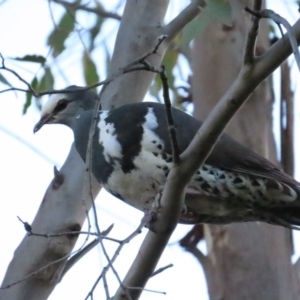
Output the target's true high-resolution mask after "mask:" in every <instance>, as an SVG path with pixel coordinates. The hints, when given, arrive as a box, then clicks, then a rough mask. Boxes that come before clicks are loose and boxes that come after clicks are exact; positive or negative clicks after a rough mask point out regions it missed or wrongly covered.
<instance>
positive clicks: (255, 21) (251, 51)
mask: <svg viewBox="0 0 300 300" xmlns="http://www.w3.org/2000/svg"><path fill="white" fill-rule="evenodd" d="M261 5H262V1H261V0H255V2H254V5H253V9H254V10H255V11H257V10H260V9H261ZM245 10H246V11H247V8H245ZM258 29H259V18H258V17H257V16H252V22H251V27H250V29H249V31H248V34H247V39H246V45H245V53H244V65H249V64H252V63H253V61H254V57H255V43H256V38H257V35H258Z"/></svg>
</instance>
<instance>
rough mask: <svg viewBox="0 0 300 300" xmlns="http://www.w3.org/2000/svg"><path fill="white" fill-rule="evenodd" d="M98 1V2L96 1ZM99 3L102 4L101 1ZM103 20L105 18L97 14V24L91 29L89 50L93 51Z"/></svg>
mask: <svg viewBox="0 0 300 300" xmlns="http://www.w3.org/2000/svg"><path fill="white" fill-rule="evenodd" d="M96 3H97V2H96ZM97 4H98V5H100V3H97ZM103 21H104V18H102V17H100V16H97V19H96V22H95V25H94V26H93V27H92V28H91V29H89V33H90V46H89V50H90V51H92V50H93V49H94V41H95V38H96V37H97V35H98V33H99V32H100V30H101V27H102V25H103Z"/></svg>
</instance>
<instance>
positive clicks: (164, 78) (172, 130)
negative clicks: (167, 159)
mask: <svg viewBox="0 0 300 300" xmlns="http://www.w3.org/2000/svg"><path fill="white" fill-rule="evenodd" d="M161 69H162V70H161V72H160V73H159V75H160V78H161V81H162V85H163V97H164V101H165V107H166V115H167V120H168V130H169V135H170V139H171V145H172V156H173V161H174V163H175V164H178V163H179V161H180V159H179V154H180V152H179V146H178V140H177V136H176V124H175V122H174V119H173V116H172V105H171V100H170V95H169V85H168V78H167V75H166V72H165V68H164V67H162V68H161Z"/></svg>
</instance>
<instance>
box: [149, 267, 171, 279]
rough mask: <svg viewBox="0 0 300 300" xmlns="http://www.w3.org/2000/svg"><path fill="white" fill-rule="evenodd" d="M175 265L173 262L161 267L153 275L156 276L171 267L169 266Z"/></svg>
mask: <svg viewBox="0 0 300 300" xmlns="http://www.w3.org/2000/svg"><path fill="white" fill-rule="evenodd" d="M173 266H174V265H173V264H168V265H166V266H164V267H162V268H159V269H158V270H156V271H155V272H154V273H153V274H152V275H151V277H154V276H156V275H158V274H160V273H162V272H164V271H165V270H167V269H169V268H172V267H173Z"/></svg>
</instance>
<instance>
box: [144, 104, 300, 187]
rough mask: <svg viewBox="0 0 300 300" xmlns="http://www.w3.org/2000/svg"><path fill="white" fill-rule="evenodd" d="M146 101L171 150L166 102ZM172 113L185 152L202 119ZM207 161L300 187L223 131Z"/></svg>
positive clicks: (175, 112) (170, 151)
mask: <svg viewBox="0 0 300 300" xmlns="http://www.w3.org/2000/svg"><path fill="white" fill-rule="evenodd" d="M146 105H147V106H148V107H149V106H151V107H153V109H154V112H155V114H156V117H157V119H158V120H159V126H158V128H157V129H156V133H157V134H158V135H159V136H160V138H161V139H163V140H164V141H165V149H164V150H165V151H166V152H167V153H169V154H171V153H172V147H171V143H170V138H169V133H168V129H167V128H168V124H167V120H166V116H165V108H164V106H163V105H160V104H156V103H146ZM172 113H173V117H174V120H175V123H176V131H177V139H178V144H179V149H180V152H183V151H184V150H185V149H186V148H187V146H188V145H189V143H190V142H191V140H192V139H193V137H194V136H195V134H196V133H197V131H198V129H199V128H200V126H201V125H202V123H201V122H200V121H198V120H197V119H195V118H193V117H192V116H190V115H188V114H186V113H184V112H182V111H180V110H177V109H173V110H172ZM206 163H207V164H210V165H212V166H215V167H219V168H224V169H226V170H228V171H233V172H240V173H243V174H248V175H253V176H260V177H264V178H269V179H271V180H277V181H281V182H284V183H286V184H288V185H292V186H293V187H295V188H297V189H299V186H300V184H299V183H298V182H297V181H296V180H294V179H293V178H292V177H291V176H289V175H287V174H286V173H284V172H283V171H281V170H280V169H279V168H278V167H277V166H275V165H274V164H273V163H271V162H270V161H268V160H267V159H265V158H263V157H262V156H260V155H258V154H256V153H255V152H253V151H251V150H250V149H249V148H247V147H245V146H243V145H241V144H240V143H238V142H237V141H235V140H234V139H232V138H231V137H230V136H229V135H227V134H222V136H221V137H220V139H219V141H218V142H217V144H216V146H215V148H214V149H213V151H212V152H211V154H210V156H209V157H208V158H207V160H206Z"/></svg>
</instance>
